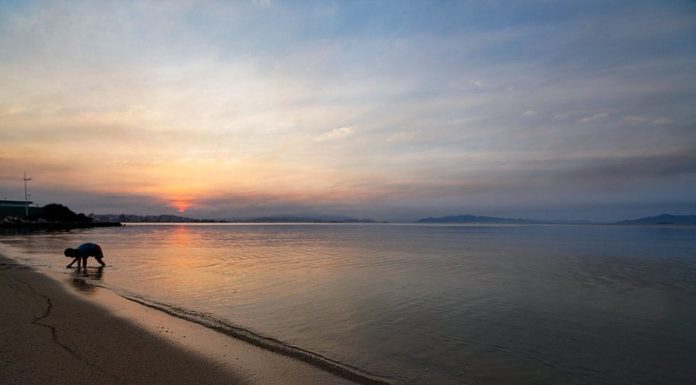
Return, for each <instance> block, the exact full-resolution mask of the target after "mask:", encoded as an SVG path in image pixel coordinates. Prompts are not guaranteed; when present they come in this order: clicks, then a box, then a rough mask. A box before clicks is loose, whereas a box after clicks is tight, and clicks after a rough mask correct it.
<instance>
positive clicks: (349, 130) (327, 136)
mask: <svg viewBox="0 0 696 385" xmlns="http://www.w3.org/2000/svg"><path fill="white" fill-rule="evenodd" d="M353 134H355V127H352V126H346V127H339V128H334V129H333V130H331V131H328V132H325V133H323V134H321V135H319V136H317V137H316V138H315V139H314V140H315V141H316V142H325V141H331V140H339V139H344V138H347V137H349V136H351V135H353Z"/></svg>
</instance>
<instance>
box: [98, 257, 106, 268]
mask: <svg viewBox="0 0 696 385" xmlns="http://www.w3.org/2000/svg"><path fill="white" fill-rule="evenodd" d="M96 260H97V262H99V264H100V265H102V267H103V266H106V263H104V261H102V259H101V258H96Z"/></svg>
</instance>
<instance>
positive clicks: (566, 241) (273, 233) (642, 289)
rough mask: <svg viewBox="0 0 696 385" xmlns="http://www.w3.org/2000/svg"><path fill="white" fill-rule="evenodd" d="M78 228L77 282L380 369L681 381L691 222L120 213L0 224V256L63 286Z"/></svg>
mask: <svg viewBox="0 0 696 385" xmlns="http://www.w3.org/2000/svg"><path fill="white" fill-rule="evenodd" d="M87 241H91V242H96V243H99V244H101V245H102V247H103V249H104V252H105V255H106V257H105V261H106V262H107V265H108V267H107V268H106V269H104V270H103V272H101V273H99V272H98V270H97V269H96V268H90V269H89V272H88V273H89V274H88V277H87V278H88V281H90V282H92V283H96V284H99V285H102V286H105V287H108V288H111V289H113V290H115V291H117V292H119V293H121V294H122V295H125V296H129V297H134V298H140V299H142V300H144V301H146V302H150V303H156V304H159V305H161V306H163V307H166V308H167V309H169V310H171V309H176V310H177V311H181V312H182V314H186V315H187V316H189V317H196V315H199V316H200V317H201V319H207V320H211V319H214V320H219V321H221V322H223V323H226V324H228V325H234V326H235V327H237V328H238V329H239V330H248V331H250V332H252V333H253V335H255V336H266V337H269V338H273V339H277V340H279V341H282V343H284V344H286V345H287V346H289V349H294V348H299V349H297V350H299V351H309V352H312V354H315V355H316V356H317V357H326V358H327V359H329V360H331V362H334V361H335V362H337V363H341V364H340V365H345V366H347V367H355V368H359V369H360V370H361V371H365V372H367V373H372V374H376V375H379V376H382V377H385V378H388V379H391V380H392V382H394V383H396V384H554V385H557V384H612V385H616V384H689V383H690V384H693V383H694V381H696V365H694V363H696V227H637V226H636V227H631V226H589V225H588V226H570V225H563V226H560V225H559V226H542V225H530V226H437V225H424V226H420V225H396V224H374V225H363V224H360V225H357V224H350V225H348V224H346V225H342V224H337V225H275V224H274V225H236V224H234V225H232V224H230V225H128V226H126V227H123V228H105V229H89V230H76V231H71V232H60V233H46V234H33V235H12V234H5V235H2V236H0V243H2V245H3V249H2V250H4V251H5V252H7V253H8V254H10V255H11V256H15V257H18V259H20V260H21V261H24V262H25V263H28V264H31V265H34V266H37V267H39V268H40V269H43V270H48V271H51V272H54V273H59V274H62V275H63V276H64V277H65V278H66V279H68V280H71V279H72V280H73V281H74V282H76V285H78V286H79V284H77V283H79V282H82V280H83V279H84V278H85V277H83V276H82V275H80V274H78V273H76V272H75V269H72V270H67V269H65V268H64V266H65V264H67V263H68V262H69V261H68V259H67V258H65V257H63V256H62V250H63V249H64V248H65V247H69V246H77V245H79V244H80V243H82V242H87ZM90 265H92V266H95V265H96V262H95V261H94V260H93V259H90ZM84 289H85V290H89V286H85V287H84ZM159 305H158V306H159Z"/></svg>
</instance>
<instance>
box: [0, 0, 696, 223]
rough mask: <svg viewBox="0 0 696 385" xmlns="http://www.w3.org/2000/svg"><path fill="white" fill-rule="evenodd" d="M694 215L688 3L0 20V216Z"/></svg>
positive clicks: (54, 5)
mask: <svg viewBox="0 0 696 385" xmlns="http://www.w3.org/2000/svg"><path fill="white" fill-rule="evenodd" d="M25 171H26V172H27V173H28V176H29V177H31V178H32V180H31V181H29V183H28V186H29V193H30V194H31V200H32V201H34V202H36V203H37V204H40V205H43V204H47V203H52V202H59V203H63V204H66V205H67V206H69V207H71V208H73V209H74V210H76V211H80V212H85V213H98V214H106V213H116V214H119V213H133V214H182V213H183V214H182V215H186V216H192V217H199V218H241V217H251V216H261V215H274V214H275V215H280V214H288V215H290V214H325V215H349V216H353V217H361V218H362V217H369V218H373V219H379V220H393V221H400V220H413V219H418V218H421V217H426V216H439V215H452V214H477V215H493V216H506V217H527V218H538V219H586V220H619V219H625V218H635V217H640V216H648V215H656V214H660V213H662V212H669V213H673V214H696V2H694V1H686V0H685V1H676V0H674V1H671V0H662V1H657V0H655V1H644V0H627V1H615V0H601V1H594V0H589V1H588V0H585V1H550V0H518V1H496V0H481V1H413V2H410V1H359V0H356V1H280V0H258V1H234V2H227V1H221V2H197V1H152V2H148V1H133V2H129V1H113V2H110V1H46V2H44V1H26V2H25V1H10V0H1V1H0V199H3V198H7V199H24V184H23V181H22V178H23V173H24V172H25Z"/></svg>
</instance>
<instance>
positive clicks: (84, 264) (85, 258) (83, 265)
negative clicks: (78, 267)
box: [82, 257, 89, 269]
mask: <svg viewBox="0 0 696 385" xmlns="http://www.w3.org/2000/svg"><path fill="white" fill-rule="evenodd" d="M87 258H89V257H82V267H84V268H85V269H86V268H87Z"/></svg>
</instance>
